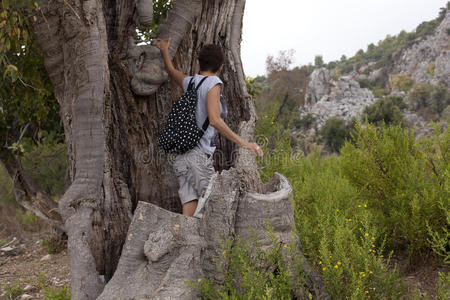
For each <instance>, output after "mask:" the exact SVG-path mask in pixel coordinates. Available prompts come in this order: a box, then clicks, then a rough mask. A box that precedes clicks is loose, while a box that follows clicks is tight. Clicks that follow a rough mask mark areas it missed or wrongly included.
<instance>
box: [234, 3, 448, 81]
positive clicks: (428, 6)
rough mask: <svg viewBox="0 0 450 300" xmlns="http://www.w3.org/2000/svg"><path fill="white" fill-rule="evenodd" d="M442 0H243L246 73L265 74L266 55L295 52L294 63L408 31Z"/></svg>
mask: <svg viewBox="0 0 450 300" xmlns="http://www.w3.org/2000/svg"><path fill="white" fill-rule="evenodd" d="M446 3H447V0H303V1H299V0H277V1H274V0H247V1H246V6H245V14H244V25H243V35H242V44H241V55H242V62H243V65H244V71H245V74H246V75H247V76H252V77H254V76H256V75H265V74H266V68H265V61H266V57H267V56H268V55H270V54H271V55H274V56H277V55H278V52H279V51H280V50H288V49H294V50H295V63H294V65H296V66H297V65H303V64H307V63H309V62H313V61H314V57H315V56H316V55H323V58H324V60H325V62H329V61H331V60H337V59H339V58H340V57H341V56H342V55H343V54H345V55H346V56H347V57H350V56H353V55H354V54H355V53H356V52H357V51H358V50H359V49H364V50H366V49H367V45H369V44H370V43H374V44H377V42H378V41H379V40H381V39H384V38H385V37H386V35H387V34H391V35H396V34H398V33H399V32H400V31H401V30H403V29H404V30H406V31H408V32H409V31H412V30H414V29H415V28H416V27H417V25H419V24H420V23H421V22H423V21H429V20H432V19H434V18H436V17H437V16H438V14H439V8H440V7H444V6H445V5H446Z"/></svg>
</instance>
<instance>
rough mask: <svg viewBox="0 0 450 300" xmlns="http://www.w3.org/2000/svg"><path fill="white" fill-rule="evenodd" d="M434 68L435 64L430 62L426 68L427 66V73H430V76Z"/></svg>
mask: <svg viewBox="0 0 450 300" xmlns="http://www.w3.org/2000/svg"><path fill="white" fill-rule="evenodd" d="M435 69H436V64H435V63H431V64H430V65H429V66H428V68H427V73H428V75H430V76H431V77H433V76H434V70H435Z"/></svg>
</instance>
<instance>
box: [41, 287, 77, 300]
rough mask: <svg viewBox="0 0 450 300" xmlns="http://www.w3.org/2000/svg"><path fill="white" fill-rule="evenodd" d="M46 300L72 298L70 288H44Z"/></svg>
mask: <svg viewBox="0 0 450 300" xmlns="http://www.w3.org/2000/svg"><path fill="white" fill-rule="evenodd" d="M43 291H44V297H45V298H44V299H45V300H70V297H71V295H70V288H69V287H67V286H65V287H62V288H54V287H52V286H47V287H44V288H43Z"/></svg>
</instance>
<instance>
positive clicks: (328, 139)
mask: <svg viewBox="0 0 450 300" xmlns="http://www.w3.org/2000/svg"><path fill="white" fill-rule="evenodd" d="M351 130H352V125H351V122H350V123H347V122H345V120H343V119H340V118H338V117H331V118H329V119H328V120H327V121H326V122H325V124H324V125H323V126H322V128H321V129H320V131H319V136H320V141H321V142H322V143H323V144H324V145H325V148H327V149H328V150H330V151H332V152H339V149H341V147H342V146H343V145H344V143H345V141H346V140H347V139H348V138H350V131H351Z"/></svg>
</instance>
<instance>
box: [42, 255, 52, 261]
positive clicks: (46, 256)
mask: <svg viewBox="0 0 450 300" xmlns="http://www.w3.org/2000/svg"><path fill="white" fill-rule="evenodd" d="M51 258H52V255H51V254H47V255H45V256H43V257H42V258H41V261H47V260H50V259H51Z"/></svg>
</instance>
